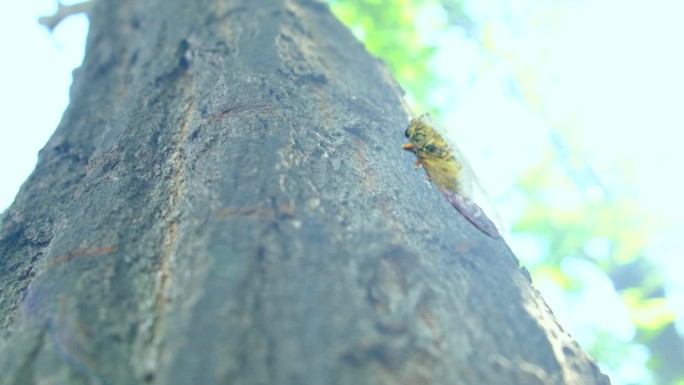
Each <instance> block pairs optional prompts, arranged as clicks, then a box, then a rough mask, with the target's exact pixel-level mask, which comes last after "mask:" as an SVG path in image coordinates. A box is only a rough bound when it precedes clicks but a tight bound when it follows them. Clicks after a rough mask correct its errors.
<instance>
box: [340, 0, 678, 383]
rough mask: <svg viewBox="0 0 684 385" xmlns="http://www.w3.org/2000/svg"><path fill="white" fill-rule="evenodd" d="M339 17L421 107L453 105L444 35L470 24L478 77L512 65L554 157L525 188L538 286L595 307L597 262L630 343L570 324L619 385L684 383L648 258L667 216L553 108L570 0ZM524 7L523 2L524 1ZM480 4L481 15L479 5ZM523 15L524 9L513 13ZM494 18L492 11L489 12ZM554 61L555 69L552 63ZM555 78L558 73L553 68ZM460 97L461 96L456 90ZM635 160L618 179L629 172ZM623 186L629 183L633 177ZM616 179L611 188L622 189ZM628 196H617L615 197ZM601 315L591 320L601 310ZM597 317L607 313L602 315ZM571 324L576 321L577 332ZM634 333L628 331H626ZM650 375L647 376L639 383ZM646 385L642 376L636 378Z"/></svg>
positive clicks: (343, 2)
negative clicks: (593, 158)
mask: <svg viewBox="0 0 684 385" xmlns="http://www.w3.org/2000/svg"><path fill="white" fill-rule="evenodd" d="M329 3H330V5H331V8H332V10H333V12H334V13H335V14H336V15H337V16H338V17H339V18H340V19H341V20H342V22H343V23H345V24H346V25H347V26H349V27H350V29H351V30H352V31H353V32H354V33H355V34H356V36H357V37H358V38H359V39H361V40H362V41H363V42H364V44H365V45H366V47H367V48H368V50H369V51H370V52H371V53H373V54H374V55H376V56H379V57H380V58H382V59H383V60H384V61H385V62H386V63H387V65H388V66H389V67H390V68H391V70H392V71H393V73H394V75H395V77H396V79H397V80H398V81H399V83H400V84H401V86H402V87H403V88H404V89H405V91H406V92H407V94H408V99H409V102H410V104H412V106H413V107H415V108H417V109H419V110H421V111H425V110H427V111H431V112H433V113H434V112H436V113H437V114H438V115H439V112H440V108H444V106H439V105H426V104H424V102H423V101H428V100H431V95H432V94H433V93H434V92H435V89H436V88H438V87H439V85H440V83H441V82H442V79H440V78H439V77H438V76H437V75H435V71H434V66H435V62H434V61H435V54H436V53H437V51H438V49H439V47H438V46H437V45H436V44H434V42H435V41H437V40H436V39H435V36H437V35H439V33H440V32H444V31H446V30H447V29H453V28H460V29H462V30H463V36H465V37H466V38H468V39H471V41H472V42H473V43H474V44H475V45H476V46H477V47H479V48H480V49H481V56H482V57H483V58H485V59H484V60H482V61H481V63H479V64H477V65H480V66H481V68H480V69H479V70H478V71H480V72H479V73H486V72H487V71H490V72H494V70H492V68H504V69H505V71H506V73H507V75H506V76H503V77H502V78H501V79H502V81H503V82H507V83H508V87H509V88H510V89H511V90H512V92H514V93H515V94H516V95H517V98H518V99H519V101H520V102H521V103H523V104H524V105H525V106H527V108H529V109H530V110H531V111H533V112H534V113H535V114H537V115H538V116H540V117H542V119H543V120H544V121H545V122H546V125H547V127H549V128H548V130H549V132H550V134H549V136H550V140H549V146H548V150H547V152H546V154H545V155H544V158H543V159H541V161H539V162H538V163H537V164H535V165H533V166H532V167H530V168H529V169H527V170H526V171H525V172H523V173H522V175H521V176H520V178H519V179H518V180H517V184H516V186H515V189H516V190H518V191H522V192H523V194H524V197H525V199H524V202H525V203H524V204H525V208H524V210H522V211H521V215H520V216H519V217H517V218H514V224H513V227H512V232H513V234H512V236H516V235H520V234H525V235H528V236H531V237H533V238H534V239H536V240H537V243H538V244H539V245H541V246H540V247H541V249H542V250H543V257H542V258H540V259H536V260H530V261H526V259H525V256H524V255H519V257H520V258H521V259H522V260H523V262H526V265H527V267H528V269H530V271H531V272H532V275H533V277H534V281H535V283H537V282H541V283H542V284H543V283H544V282H553V284H554V285H555V286H556V287H559V288H561V289H562V290H563V291H565V293H566V297H567V298H568V302H572V301H573V300H574V301H586V300H587V298H590V297H591V296H592V295H594V293H591V292H589V290H590V289H589V287H590V286H589V285H588V281H587V279H588V277H586V276H582V274H578V273H576V272H575V273H573V272H571V271H570V270H571V269H569V268H568V266H565V265H568V263H567V262H568V261H571V260H572V261H582V263H583V264H586V265H587V266H592V269H593V270H592V271H595V272H596V274H598V275H599V276H600V277H601V279H603V280H605V281H607V282H610V285H612V289H613V290H614V293H613V295H614V296H615V298H617V301H618V302H620V304H621V306H623V307H624V308H625V309H626V312H625V313H626V317H625V318H626V319H625V322H627V323H628V324H629V325H631V326H630V327H631V328H632V330H633V333H632V337H631V339H630V338H629V337H625V336H624V335H618V333H617V332H616V331H615V330H613V329H612V328H610V327H606V326H605V325H604V326H600V323H596V324H590V325H569V326H570V328H571V329H572V328H573V326H574V327H576V328H578V329H577V330H579V331H580V332H581V333H579V334H583V335H586V334H589V335H591V338H584V339H581V338H580V339H579V340H580V343H582V344H583V347H584V349H585V350H587V351H588V352H589V353H590V354H591V355H592V356H593V357H594V358H595V359H596V360H597V361H598V362H599V363H600V364H601V366H602V367H603V368H604V370H606V369H607V370H609V371H610V373H611V375H612V376H613V378H612V379H613V383H614V384H616V385H619V384H632V383H637V382H638V383H642V384H655V383H658V384H662V385H666V384H667V385H684V343H683V342H682V338H681V336H679V334H678V333H677V331H676V330H675V329H674V324H673V322H674V321H675V316H674V313H673V311H672V309H671V308H670V306H669V304H668V300H667V298H666V296H665V286H666V284H667V282H666V280H665V277H664V275H663V274H661V273H660V272H659V270H658V267H657V266H655V265H654V264H653V263H650V262H649V261H648V259H647V258H646V257H645V256H644V250H645V248H646V247H647V244H648V242H649V237H650V236H651V235H652V232H653V231H654V230H653V229H656V230H657V229H658V228H660V227H659V226H660V224H659V223H658V221H657V219H656V218H654V217H653V216H652V215H650V214H649V213H648V212H647V211H646V210H645V209H643V208H642V206H641V205H640V203H639V202H638V201H637V200H636V199H635V198H634V197H633V196H630V195H629V194H627V193H624V192H623V191H622V189H619V190H618V189H614V191H611V189H610V188H607V187H605V186H603V184H602V183H601V180H600V178H598V177H597V176H596V172H595V170H594V169H593V167H592V166H591V164H590V162H589V161H588V160H587V156H586V155H585V151H584V150H583V145H582V143H581V142H579V141H574V142H573V139H575V136H574V133H575V131H576V130H575V129H574V128H575V127H576V126H574V125H573V124H578V119H577V117H576V116H574V115H573V114H574V112H573V111H571V110H567V111H566V110H562V111H560V112H559V111H558V110H554V111H550V108H549V106H548V105H547V101H545V98H544V92H543V90H544V88H545V87H548V84H547V83H548V79H547V78H545V77H544V76H545V75H544V74H545V73H548V72H549V70H548V68H547V67H548V66H549V65H550V64H549V63H548V62H547V61H548V60H547V59H548V56H549V54H548V52H549V51H548V50H551V49H552V48H553V45H554V40H553V39H552V38H549V39H547V40H544V39H543V38H542V37H539V36H545V34H549V35H552V32H553V31H554V30H555V29H556V28H559V25H561V24H562V15H563V14H564V13H565V12H567V11H568V10H569V9H570V8H571V7H572V6H573V3H572V2H568V1H544V0H533V1H531V2H528V3H526V6H527V7H528V9H527V10H526V11H527V12H520V10H519V9H517V10H516V9H514V5H510V4H507V3H505V2H504V3H502V2H500V1H495V0H490V1H484V2H481V1H480V2H475V1H467V0H463V1H461V0H442V1H437V0H427V1H420V0H329ZM518 6H520V4H518ZM473 8H477V9H478V10H479V11H478V12H477V15H472V17H471V10H472V9H473ZM514 11H515V12H514ZM483 15H484V16H483ZM526 33H527V34H528V35H531V36H534V38H535V39H537V38H538V40H539V41H537V42H536V44H537V47H539V48H538V50H530V49H529V47H528V46H524V45H520V44H517V43H515V42H513V43H512V41H513V40H514V37H519V36H522V35H525V34H526ZM544 66H547V67H544ZM550 73H551V74H550V75H548V77H549V78H553V76H555V73H554V72H553V70H551V71H550ZM452 92H453V93H458V90H452ZM628 166H629V165H628V164H626V163H625V165H624V167H623V169H622V170H619V171H618V174H620V175H623V176H627V177H629V167H628ZM620 183H623V185H622V186H627V185H628V183H629V181H628V180H626V179H625V180H622V181H621V182H620ZM614 186H615V184H613V185H612V186H611V187H614ZM616 191H617V192H616ZM542 291H543V290H542ZM590 316H591V315H590ZM593 316H594V317H602V315H601V314H594V315H593ZM566 326H568V325H566ZM623 334H624V333H623ZM638 370H642V371H643V372H644V374H642V375H641V376H636V377H635V376H634V375H633V372H634V371H638ZM629 378H640V380H638V381H637V380H628V379H629Z"/></svg>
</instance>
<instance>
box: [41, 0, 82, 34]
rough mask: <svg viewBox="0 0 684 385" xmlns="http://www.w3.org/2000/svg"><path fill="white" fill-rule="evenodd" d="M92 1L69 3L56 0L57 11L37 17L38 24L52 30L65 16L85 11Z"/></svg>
mask: <svg viewBox="0 0 684 385" xmlns="http://www.w3.org/2000/svg"><path fill="white" fill-rule="evenodd" d="M93 2H94V0H88V1H84V2H82V3H76V4H71V5H64V4H62V3H61V2H57V11H56V12H55V13H54V14H53V15H50V16H42V17H40V18H38V24H40V25H43V26H45V28H47V29H48V30H49V31H50V32H52V31H54V30H55V28H57V26H58V25H59V23H61V22H62V20H64V19H66V18H67V17H69V16H73V15H78V14H79V13H87V12H88V11H89V10H90V8H91V7H92V5H93Z"/></svg>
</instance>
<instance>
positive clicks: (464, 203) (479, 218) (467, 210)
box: [439, 189, 501, 238]
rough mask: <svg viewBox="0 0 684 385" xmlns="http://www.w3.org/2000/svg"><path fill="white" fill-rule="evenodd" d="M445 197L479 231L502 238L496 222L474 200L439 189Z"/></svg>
mask: <svg viewBox="0 0 684 385" xmlns="http://www.w3.org/2000/svg"><path fill="white" fill-rule="evenodd" d="M439 190H440V191H441V192H442V194H443V195H444V197H445V198H446V199H447V200H448V201H449V203H451V205H452V206H454V208H456V210H458V212H459V213H461V214H462V215H463V216H464V217H466V219H467V220H468V221H470V223H472V224H473V225H475V227H477V228H478V229H480V230H482V232H484V233H485V234H487V235H489V236H491V237H494V238H500V237H501V234H499V230H498V229H497V228H496V225H495V224H494V222H492V221H491V220H490V219H489V218H488V217H487V215H485V213H484V211H482V209H481V208H480V206H478V205H477V203H475V202H474V201H473V200H471V199H469V198H466V197H464V196H462V195H458V194H456V193H454V192H452V191H448V190H445V189H439Z"/></svg>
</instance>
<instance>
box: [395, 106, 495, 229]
mask: <svg viewBox="0 0 684 385" xmlns="http://www.w3.org/2000/svg"><path fill="white" fill-rule="evenodd" d="M406 137H407V138H408V139H409V141H410V142H411V143H409V144H405V145H403V146H402V148H403V149H404V150H407V151H411V152H413V153H414V154H415V155H416V158H418V160H417V162H416V165H415V167H416V168H418V167H419V166H420V165H422V166H423V168H424V169H425V171H426V172H427V174H428V177H429V178H430V181H432V183H433V184H434V185H435V186H436V187H437V189H439V191H441V192H442V195H444V197H445V198H446V199H447V201H449V203H451V205H452V206H454V208H456V210H458V211H459V212H460V213H461V214H462V215H463V216H464V217H466V219H468V221H470V222H471V223H472V224H473V225H475V227H477V228H478V229H480V230H482V231H483V232H484V233H485V234H488V235H490V236H492V237H500V235H499V231H498V230H497V228H496V226H495V225H494V223H493V222H492V221H491V220H490V219H489V218H487V216H486V215H485V213H484V211H482V209H481V208H480V206H478V205H477V204H476V203H475V201H473V199H472V194H473V184H474V174H473V172H472V170H471V169H470V166H469V165H468V163H467V161H466V160H465V157H464V156H463V154H461V152H460V151H459V150H458V148H457V147H456V146H455V145H453V144H450V143H448V142H447V141H446V139H445V136H444V135H443V134H442V133H441V132H439V130H438V129H437V128H436V126H435V125H434V124H433V123H432V121H431V119H430V116H429V115H428V114H423V115H421V116H419V117H417V118H413V119H412V120H411V122H410V123H409V127H408V129H406Z"/></svg>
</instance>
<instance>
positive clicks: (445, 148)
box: [404, 114, 450, 158]
mask: <svg viewBox="0 0 684 385" xmlns="http://www.w3.org/2000/svg"><path fill="white" fill-rule="evenodd" d="M405 135H406V137H407V138H408V139H409V141H410V142H411V146H405V147H404V149H406V150H409V151H412V152H414V153H415V154H416V155H418V156H419V157H424V156H428V157H433V158H445V157H447V156H449V154H450V147H449V145H448V144H447V142H445V141H444V139H443V137H442V135H441V134H440V133H439V132H437V130H436V129H435V125H434V124H433V123H432V119H431V118H430V115H429V114H423V115H420V116H419V117H417V118H413V119H411V122H410V123H409V126H408V128H407V129H406V132H405Z"/></svg>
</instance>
